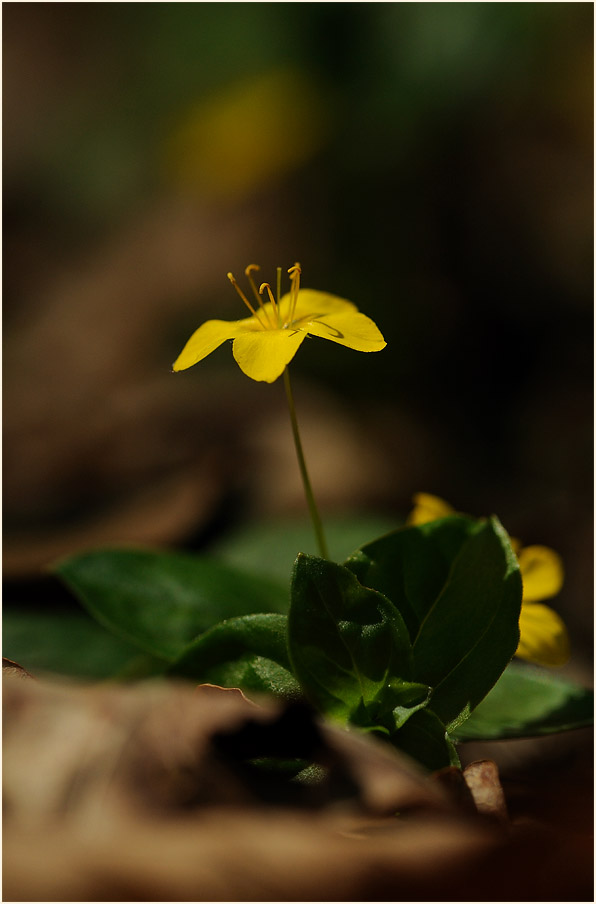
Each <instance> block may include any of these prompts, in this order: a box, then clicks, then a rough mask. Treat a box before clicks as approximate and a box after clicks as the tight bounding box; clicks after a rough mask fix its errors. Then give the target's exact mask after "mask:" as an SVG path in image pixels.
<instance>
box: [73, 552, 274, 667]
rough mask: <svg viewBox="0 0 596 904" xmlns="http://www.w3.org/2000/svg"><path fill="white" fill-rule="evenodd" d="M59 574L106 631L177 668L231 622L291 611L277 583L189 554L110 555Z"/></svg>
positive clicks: (82, 560)
mask: <svg viewBox="0 0 596 904" xmlns="http://www.w3.org/2000/svg"><path fill="white" fill-rule="evenodd" d="M55 571H56V572H57V574H58V575H59V576H60V577H61V578H62V580H63V581H64V582H65V583H66V584H67V585H68V587H70V589H71V590H72V591H73V592H74V593H75V595H76V596H77V597H78V599H79V600H80V601H81V602H82V603H83V605H84V606H85V607H86V609H87V610H88V611H89V612H90V613H91V615H93V616H94V618H96V619H97V621H98V622H100V624H102V625H104V626H105V627H106V628H108V629H109V630H111V631H114V633H115V634H118V635H119V636H120V637H123V638H125V639H126V640H128V641H130V642H132V643H134V644H136V645H137V646H139V647H140V648H141V649H143V650H146V651H147V652H149V653H151V654H153V655H156V656H159V657H163V658H164V659H168V660H170V661H173V660H174V659H176V658H177V657H178V656H180V655H181V653H182V652H183V650H184V648H185V647H186V646H187V645H188V644H189V643H190V642H191V641H192V640H193V639H194V638H195V637H196V636H197V635H198V634H201V633H203V632H204V631H206V630H207V629H208V628H210V627H211V626H212V625H214V624H217V622H220V621H222V620H223V619H225V618H228V617H232V616H237V615H247V614H250V613H253V612H271V611H274V612H275V611H279V610H283V609H284V608H286V601H285V596H286V591H284V589H283V588H282V587H280V586H279V585H278V584H276V583H274V582H272V581H269V580H261V579H259V578H257V577H255V576H253V575H247V574H244V573H243V572H241V571H238V570H237V569H235V568H231V567H230V566H227V565H223V564H221V563H216V562H213V561H210V560H209V559H204V558H200V557H196V556H191V555H186V554H183V553H164V552H152V551H150V550H132V549H115V550H109V549H107V550H106V549H104V550H98V551H96V552H89V553H85V554H83V555H78V556H73V557H71V558H68V559H64V560H62V561H61V562H58V563H57V564H56V565H55Z"/></svg>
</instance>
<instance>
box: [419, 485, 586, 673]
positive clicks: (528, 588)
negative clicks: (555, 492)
mask: <svg viewBox="0 0 596 904" xmlns="http://www.w3.org/2000/svg"><path fill="white" fill-rule="evenodd" d="M413 501H414V508H413V510H412V512H411V513H410V515H409V516H408V524H413V525H416V524H425V523H426V522H428V521H435V520H436V519H437V518H445V517H446V516H447V515H453V514H454V512H455V509H453V508H452V507H451V506H450V505H449V504H448V503H447V502H444V501H443V500H442V499H440V498H439V497H438V496H431V495H430V494H429V493H416V495H415V496H414V499H413ZM511 545H512V546H513V549H514V550H515V553H516V555H517V558H518V561H519V568H520V571H521V576H522V583H523V588H524V590H523V600H522V608H521V613H520V617H519V631H520V640H519V646H518V648H517V651H516V656H519V657H520V658H521V659H527V660H528V662H534V663H537V664H538V665H546V666H560V665H564V664H565V662H567V660H568V658H569V637H568V635H567V629H566V628H565V625H564V623H563V620H562V619H561V617H560V616H559V615H557V613H556V612H554V611H553V610H552V609H551V608H550V607H549V606H545V605H543V604H542V603H541V602H540V601H541V600H546V599H549V598H550V597H552V596H556V594H557V593H558V592H559V591H560V589H561V587H562V586H563V563H562V561H561V557H560V556H559V555H558V554H557V553H556V552H555V551H554V550H553V549H549V548H548V547H547V546H525V547H522V546H521V544H520V543H519V541H517V540H515V539H512V540H511Z"/></svg>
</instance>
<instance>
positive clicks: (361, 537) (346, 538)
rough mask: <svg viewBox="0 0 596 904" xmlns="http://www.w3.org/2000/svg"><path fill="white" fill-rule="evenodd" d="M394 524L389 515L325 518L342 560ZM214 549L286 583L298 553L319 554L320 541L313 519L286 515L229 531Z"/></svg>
mask: <svg viewBox="0 0 596 904" xmlns="http://www.w3.org/2000/svg"><path fill="white" fill-rule="evenodd" d="M393 526H394V522H390V521H389V520H388V519H387V518H380V517H372V516H362V515H359V516H357V515H346V516H343V517H342V518H330V519H325V536H326V538H327V543H328V546H329V552H330V558H331V559H332V560H333V561H335V562H341V561H342V560H343V559H345V558H346V556H347V555H348V554H349V553H351V552H352V550H353V549H356V547H358V546H359V545H360V544H361V543H364V542H365V540H366V539H367V537H375V536H379V535H380V534H382V533H384V532H385V531H388V530H390V529H391V527H393ZM210 552H211V553H212V554H213V555H214V556H215V557H216V558H218V559H219V560H220V561H224V562H227V563H228V564H230V565H233V566H235V567H236V568H241V569H243V570H244V571H246V572H251V573H252V574H259V575H267V576H268V577H271V578H274V579H276V580H278V581H283V582H284V585H285V584H287V583H289V580H290V577H291V574H292V569H293V567H294V562H295V560H296V556H297V554H298V553H299V552H303V553H310V554H315V553H316V552H317V541H316V538H315V536H314V533H313V529H312V522H311V521H310V519H308V518H307V519H301V518H300V519H298V518H292V519H288V518H283V519H275V520H271V521H266V522H262V523H257V524H251V525H250V526H248V527H244V528H241V529H239V530H238V531H236V532H235V533H231V534H226V536H225V537H223V538H222V539H221V540H220V541H219V542H217V543H215V545H214V546H213V547H212V548H211V549H210ZM288 603H289V599H288ZM286 611H287V606H286Z"/></svg>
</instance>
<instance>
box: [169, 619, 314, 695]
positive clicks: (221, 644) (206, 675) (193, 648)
mask: <svg viewBox="0 0 596 904" xmlns="http://www.w3.org/2000/svg"><path fill="white" fill-rule="evenodd" d="M286 636H287V618H286V616H285V615H276V614H266V615H243V616H240V617H238V618H230V619H227V620H226V621H223V622H221V623H220V624H218V625H215V626H214V627H213V628H210V629H209V630H208V631H206V632H205V633H204V634H201V635H200V636H199V637H197V638H196V640H194V641H193V642H192V643H191V644H190V646H188V647H187V648H186V650H185V651H184V653H183V654H182V656H181V657H180V659H179V660H178V661H177V662H176V663H174V665H173V666H172V668H171V670H170V674H173V675H180V676H182V677H184V678H190V679H192V680H194V681H199V682H207V683H211V684H219V685H221V686H222V687H239V688H241V689H242V690H243V691H246V692H247V693H250V692H256V693H269V694H275V695H276V696H280V697H290V698H296V697H299V696H300V686H299V684H298V682H297V681H296V679H295V678H294V676H293V675H292V672H291V668H290V661H289V658H288V650H287V642H286Z"/></svg>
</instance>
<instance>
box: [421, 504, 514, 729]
mask: <svg viewBox="0 0 596 904" xmlns="http://www.w3.org/2000/svg"><path fill="white" fill-rule="evenodd" d="M521 598H522V584H521V576H520V572H519V565H518V562H517V558H516V556H515V554H514V552H513V550H512V549H511V544H510V542H509V537H508V535H507V533H506V532H505V530H504V529H503V527H502V526H501V524H500V522H499V521H498V519H497V518H494V517H493V518H490V519H489V520H488V521H484V522H480V524H479V525H478V527H477V528H476V530H475V531H474V533H473V534H472V535H471V536H470V537H469V538H468V539H467V540H466V542H465V543H464V544H463V545H462V547H461V549H460V551H459V553H458V555H457V557H456V559H455V561H454V563H453V566H452V568H451V571H450V574H449V578H448V580H447V583H446V584H445V586H444V588H443V591H442V592H441V593H440V595H439V597H438V598H437V600H436V602H435V603H434V605H433V606H432V608H431V609H430V610H429V612H428V614H427V615H426V617H425V619H424V621H423V622H422V625H421V627H420V631H419V633H418V636H417V637H416V640H415V642H414V645H413V650H414V670H413V678H414V679H415V680H417V681H420V682H422V683H425V684H430V685H431V686H432V687H434V691H433V696H432V701H431V707H432V710H433V712H435V713H436V714H437V716H438V717H439V718H440V719H441V721H443V722H444V723H445V724H446V725H447V728H448V729H449V730H451V729H452V728H454V727H455V726H456V725H457V724H459V722H461V721H463V720H464V719H465V718H467V717H468V716H469V714H470V712H471V711H472V710H473V709H474V707H475V706H477V704H478V703H479V702H480V701H481V700H482V698H483V697H484V696H486V694H487V693H488V691H489V690H490V689H491V687H492V686H493V685H494V684H495V682H496V681H497V679H498V678H499V676H500V675H501V673H502V672H503V670H504V669H505V667H506V666H507V664H508V663H509V661H510V660H511V658H512V656H513V655H514V653H515V650H516V649H517V644H518V641H519V613H520V608H521Z"/></svg>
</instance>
